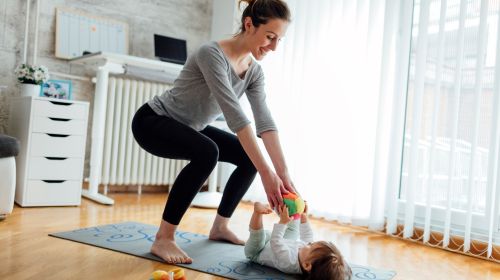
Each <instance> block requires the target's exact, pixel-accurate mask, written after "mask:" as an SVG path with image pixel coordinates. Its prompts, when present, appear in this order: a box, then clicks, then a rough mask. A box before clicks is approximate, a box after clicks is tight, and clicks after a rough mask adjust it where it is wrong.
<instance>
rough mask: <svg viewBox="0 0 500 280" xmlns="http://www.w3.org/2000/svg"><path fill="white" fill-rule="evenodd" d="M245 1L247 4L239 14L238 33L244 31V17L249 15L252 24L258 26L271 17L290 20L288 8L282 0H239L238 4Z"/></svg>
mask: <svg viewBox="0 0 500 280" xmlns="http://www.w3.org/2000/svg"><path fill="white" fill-rule="evenodd" d="M242 2H245V3H247V4H248V5H247V6H246V8H245V10H243V14H242V15H241V27H240V33H243V32H245V18H247V17H250V18H251V19H252V24H253V26H255V27H259V26H260V25H261V24H266V23H267V22H268V21H269V20H271V19H281V20H285V21H288V22H289V21H290V10H289V9H288V5H287V4H286V3H285V2H284V1H282V0H240V1H239V3H238V6H239V7H240V6H241V3H242Z"/></svg>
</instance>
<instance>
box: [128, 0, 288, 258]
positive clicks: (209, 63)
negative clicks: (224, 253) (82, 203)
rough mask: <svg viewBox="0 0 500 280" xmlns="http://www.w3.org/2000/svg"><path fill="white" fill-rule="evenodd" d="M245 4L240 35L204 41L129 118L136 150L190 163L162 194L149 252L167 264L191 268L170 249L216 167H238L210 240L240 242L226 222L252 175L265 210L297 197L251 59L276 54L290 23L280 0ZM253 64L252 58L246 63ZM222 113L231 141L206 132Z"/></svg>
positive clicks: (178, 251) (214, 131)
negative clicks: (169, 82)
mask: <svg viewBox="0 0 500 280" xmlns="http://www.w3.org/2000/svg"><path fill="white" fill-rule="evenodd" d="M241 2H247V4H248V6H247V7H246V8H245V10H244V11H243V15H242V18H241V24H242V26H241V31H240V32H239V33H238V34H237V35H235V36H234V37H233V38H231V39H228V40H223V41H220V42H209V43H207V44H205V45H203V46H201V47H200V48H199V49H198V50H197V51H196V52H194V53H193V54H192V55H190V56H189V58H188V59H187V61H186V64H185V65H184V68H183V70H182V71H181V73H180V74H179V77H178V78H177V79H176V80H175V82H174V87H173V88H172V89H170V90H168V91H166V92H165V93H163V94H162V95H161V96H155V97H154V98H153V99H152V100H150V101H149V102H148V103H146V104H144V105H143V106H142V107H141V108H140V109H139V110H138V111H137V113H136V114H135V116H134V120H133V122H132V131H133V133H134V137H135V139H136V140H137V142H138V143H139V145H140V146H141V147H142V148H143V149H145V150H146V151H148V152H149V153H152V154H154V155H156V156H159V157H164V158H172V159H184V160H189V161H190V162H189V164H188V165H186V167H184V168H183V170H182V171H181V172H180V173H179V175H178V176H177V178H176V180H175V182H174V184H173V187H172V190H171V192H170V194H169V196H168V199H167V204H166V206H165V210H164V212H163V219H162V221H161V224H160V228H159V230H158V233H157V234H156V239H155V241H154V243H153V245H152V247H151V252H152V253H153V254H155V255H156V256H158V257H160V258H162V259H163V260H165V261H166V262H168V263H191V262H192V259H191V258H190V257H189V256H188V255H187V254H186V253H185V252H184V251H182V250H181V249H180V248H179V247H178V246H177V245H176V243H175V239H174V235H175V230H176V228H177V226H178V224H179V223H180V220H181V218H182V216H183V215H184V213H185V212H186V210H187V208H188V207H189V205H190V204H191V201H192V200H193V198H194V197H195V196H196V194H197V193H198V191H199V189H200V188H201V186H202V184H203V183H204V182H205V181H206V179H207V178H208V176H209V175H210V173H211V172H212V170H213V169H214V167H215V165H216V163H217V161H223V162H230V163H232V164H234V165H236V166H237V168H236V169H235V170H234V172H233V173H232V174H231V176H230V178H229V180H228V182H227V185H226V187H225V189H224V193H223V196H222V200H221V203H220V205H219V208H218V209H217V216H216V217H215V220H214V223H213V226H212V229H211V230H210V236H209V238H210V239H212V240H222V241H227V242H231V243H235V244H241V245H243V244H244V241H242V240H241V239H239V238H238V237H237V236H236V235H235V234H234V233H233V232H232V231H231V230H229V228H228V222H229V218H230V217H231V215H232V214H233V212H234V210H235V208H236V206H237V205H238V203H239V201H240V200H241V198H242V197H243V195H244V194H245V192H246V191H247V190H248V188H249V187H250V184H251V183H252V181H253V179H254V178H255V175H256V172H259V175H260V177H261V179H262V183H263V185H264V189H265V191H266V194H267V198H268V200H269V203H270V205H271V207H274V206H278V205H281V204H282V198H281V193H287V192H288V191H295V188H294V186H293V183H292V181H291V179H290V176H289V174H288V170H287V166H286V163H285V159H284V156H283V152H282V149H281V145H280V141H279V138H278V133H277V128H276V126H275V124H274V121H273V119H272V117H271V114H270V112H269V109H268V108H267V105H266V103H265V92H264V75H263V72H262V69H261V67H260V66H259V65H258V64H257V62H256V61H255V60H262V59H263V58H264V57H265V56H266V54H267V53H268V52H270V51H274V50H276V47H277V44H278V42H279V40H280V39H281V38H282V37H283V36H284V34H285V32H286V28H287V26H288V23H289V21H290V12H289V10H288V7H287V5H286V4H285V3H284V2H282V1H281V0H240V4H241ZM252 56H253V58H255V60H254V59H253V58H252ZM243 93H246V95H247V97H248V100H249V101H250V105H251V108H252V111H253V115H254V119H255V125H256V128H257V135H258V136H259V137H261V138H262V140H263V141H264V145H265V147H266V150H267V153H268V154H269V156H270V158H271V160H272V162H273V166H274V170H273V169H272V168H271V167H270V166H269V165H268V164H267V163H266V161H265V159H264V157H263V155H262V152H261V151H260V149H259V147H258V145H257V141H256V137H255V135H254V132H253V129H252V127H251V124H250V121H249V120H248V119H247V117H246V116H245V114H244V113H243V110H242V108H241V106H240V103H239V98H240V97H241V96H242V95H243ZM221 113H222V114H223V115H224V117H225V119H226V122H227V125H228V127H229V128H230V129H231V130H232V131H233V132H235V133H236V136H235V135H233V134H231V133H227V132H224V131H222V130H220V129H217V128H215V127H212V126H209V125H208V124H210V123H211V122H212V121H214V120H215V119H216V118H217V117H218V116H220V114H221Z"/></svg>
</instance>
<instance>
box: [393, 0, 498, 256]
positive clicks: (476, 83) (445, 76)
mask: <svg viewBox="0 0 500 280" xmlns="http://www.w3.org/2000/svg"><path fill="white" fill-rule="evenodd" d="M499 10H500V3H499V1H498V0H496V1H489V0H415V3H414V14H413V27H412V28H413V32H412V46H411V55H410V67H409V69H410V74H409V81H408V101H407V114H406V124H405V133H404V153H403V167H402V169H403V170H402V174H401V188H400V190H399V191H400V194H399V196H397V195H393V196H392V198H391V201H392V205H393V207H392V212H391V214H390V215H388V225H390V226H389V227H388V230H387V231H388V233H389V234H394V235H400V236H401V237H403V238H407V239H413V240H418V241H421V242H423V243H425V244H428V245H432V246H438V247H442V248H445V249H448V250H455V251H460V252H463V253H467V254H472V255H480V256H482V257H485V258H489V259H494V258H495V255H496V256H498V255H499V254H500V252H499V251H498V249H495V247H494V244H498V243H500V239H499V225H498V222H499V204H500V192H499V191H498V190H499V183H500V182H499V180H498V178H497V177H498V174H499V167H500V166H499V164H498V159H499V147H498V145H499V143H500V141H499V140H500V134H499V133H500V127H499V117H500V116H499V108H500V96H499V95H500V88H499V86H500V84H499V82H500V56H499V55H498V54H499V51H500V41H499V38H500V36H499V32H500V28H499V26H500V21H499ZM398 216H399V220H398ZM397 223H402V224H404V230H403V231H402V232H398V231H397V230H396V227H395V225H396V224H397ZM457 237H458V238H457ZM474 240H477V241H480V242H482V243H483V244H487V246H476V245H477V244H478V242H473V241H474ZM495 250H496V254H495ZM496 260H497V261H498V259H496Z"/></svg>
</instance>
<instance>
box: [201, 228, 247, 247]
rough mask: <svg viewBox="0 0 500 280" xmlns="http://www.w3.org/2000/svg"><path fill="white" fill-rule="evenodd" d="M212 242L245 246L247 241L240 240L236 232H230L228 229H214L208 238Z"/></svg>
mask: <svg viewBox="0 0 500 280" xmlns="http://www.w3.org/2000/svg"><path fill="white" fill-rule="evenodd" d="M208 239H210V240H217V241H225V242H229V243H233V244H236V245H245V241H243V240H241V239H239V238H238V237H237V236H236V234H234V232H232V231H231V230H229V229H228V228H227V227H220V228H214V227H212V229H211V230H210V235H209V236H208Z"/></svg>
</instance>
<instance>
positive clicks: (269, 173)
mask: <svg viewBox="0 0 500 280" xmlns="http://www.w3.org/2000/svg"><path fill="white" fill-rule="evenodd" d="M236 134H237V135H238V139H239V141H240V143H241V145H242V146H243V149H244V150H245V152H246V153H247V155H248V157H249V158H250V160H251V161H252V163H253V165H254V166H255V168H256V169H257V172H259V175H260V178H261V180H262V184H263V185H264V190H265V191H266V195H267V200H268V201H269V204H270V205H271V208H274V207H275V206H278V205H282V204H283V198H282V197H281V192H282V191H283V189H284V188H283V182H282V180H281V179H280V177H279V176H278V175H276V173H275V172H274V171H273V170H272V169H271V167H270V166H269V165H268V164H267V163H266V160H265V159H264V156H263V155H262V152H261V151H260V149H259V146H258V145H257V140H256V137H255V135H254V132H253V129H252V127H251V126H250V125H246V126H244V127H243V128H242V129H240V130H239V131H238V132H236Z"/></svg>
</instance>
